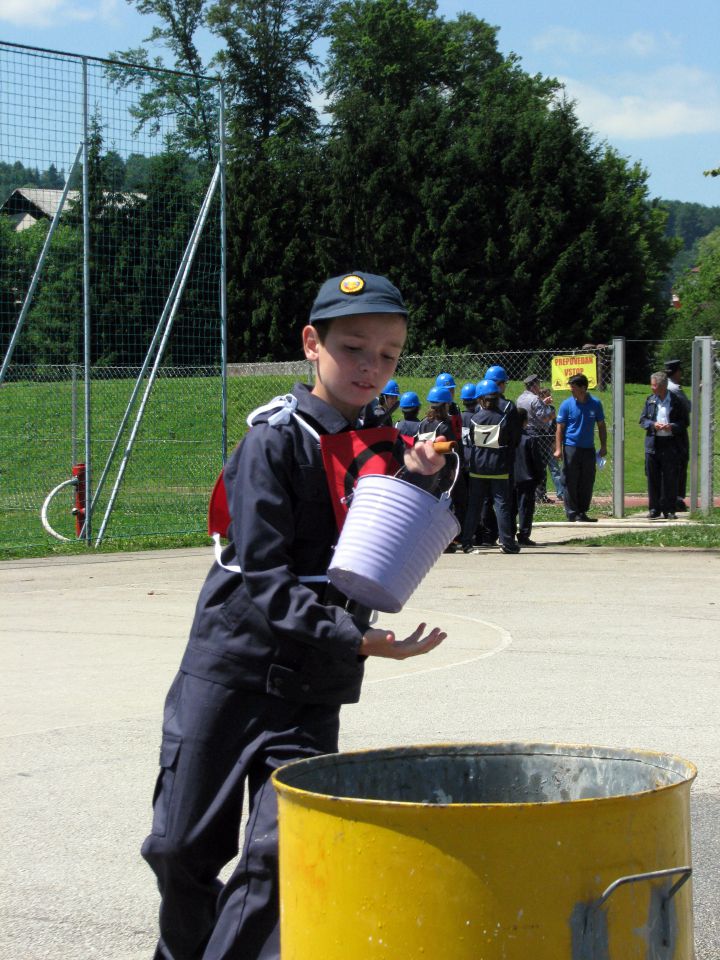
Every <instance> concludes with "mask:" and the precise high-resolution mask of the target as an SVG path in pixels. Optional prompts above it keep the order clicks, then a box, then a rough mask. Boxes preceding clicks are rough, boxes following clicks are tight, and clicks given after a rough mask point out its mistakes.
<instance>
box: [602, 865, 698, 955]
mask: <svg viewBox="0 0 720 960" xmlns="http://www.w3.org/2000/svg"><path fill="white" fill-rule="evenodd" d="M676 874H680V878H679V880H676V881H675V883H674V884H673V885H672V887H670V889H669V890H668V892H667V894H666V895H665V896H664V897H663V898H662V903H661V907H660V912H661V923H662V928H661V932H662V944H663V946H664V947H667V946H668V945H669V943H670V917H669V915H668V905H669V903H670V901H671V900H672V898H673V897H674V896H675V894H676V893H677V892H678V890H679V889H680V887H682V885H683V884H684V883H685V882H686V881H687V880H689V879H690V877H691V876H692V867H670V868H669V869H667V870H650V871H648V872H647V873H631V874H628V875H627V876H625V877H618V879H617V880H613V882H612V883H611V884H610V886H609V887H608V888H607V889H606V890H605V891H604V892H603V893H602V894H601V895H600V896H599V897H598V899H597V900H595V901H594V902H593V903H592V904H590V908H589V910H588V919H590V917H591V915H592V914H593V913H595V912H596V911H598V910H599V909H600V907H602V905H603V904H604V903H607V901H608V900H609V899H610V897H611V896H612V895H613V893H615V891H616V890H617V889H618V887H622V886H624V885H625V884H626V883H638V882H640V881H642V880H657V879H659V878H660V877H672V876H675V875H676Z"/></svg>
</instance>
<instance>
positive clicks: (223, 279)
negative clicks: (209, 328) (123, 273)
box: [219, 81, 228, 463]
mask: <svg viewBox="0 0 720 960" xmlns="http://www.w3.org/2000/svg"><path fill="white" fill-rule="evenodd" d="M219 126H220V130H219V134H220V156H219V160H220V377H221V386H220V395H221V419H222V424H221V437H222V439H221V446H222V451H221V452H222V462H223V463H225V462H226V460H227V427H228V424H227V209H226V181H225V88H224V86H223V84H222V81H221V82H220V116H219Z"/></svg>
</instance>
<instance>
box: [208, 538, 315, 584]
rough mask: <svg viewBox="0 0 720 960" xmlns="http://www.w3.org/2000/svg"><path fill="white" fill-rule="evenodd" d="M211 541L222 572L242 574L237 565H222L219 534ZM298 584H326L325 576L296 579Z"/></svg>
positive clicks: (240, 568)
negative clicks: (213, 543)
mask: <svg viewBox="0 0 720 960" xmlns="http://www.w3.org/2000/svg"><path fill="white" fill-rule="evenodd" d="M212 538H213V540H214V541H215V560H216V562H217V564H218V566H219V567H222V568H223V570H227V571H228V572H229V573H242V567H241V566H240V565H239V564H237V563H223V561H222V550H223V548H222V544H221V543H220V534H219V533H214V534H213V535H212ZM298 580H299V581H300V583H327V576H326V575H325V574H323V573H320V574H316V575H315V576H311V577H298Z"/></svg>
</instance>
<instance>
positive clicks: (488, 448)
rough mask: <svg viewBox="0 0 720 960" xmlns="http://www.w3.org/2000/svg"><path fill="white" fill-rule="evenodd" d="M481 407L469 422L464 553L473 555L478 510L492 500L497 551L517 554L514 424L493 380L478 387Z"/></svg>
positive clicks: (463, 531) (482, 381) (463, 536)
mask: <svg viewBox="0 0 720 960" xmlns="http://www.w3.org/2000/svg"><path fill="white" fill-rule="evenodd" d="M477 397H478V400H479V401H480V407H479V409H478V410H477V412H476V413H474V414H473V417H472V419H471V421H470V442H471V444H472V451H471V454H470V489H469V493H468V507H467V513H466V514H465V523H464V526H463V530H462V542H463V552H464V553H472V552H473V543H474V539H475V532H476V528H477V521H478V516H479V513H480V508H481V505H482V503H483V501H484V500H486V499H487V498H492V501H493V504H494V506H495V514H496V516H497V523H498V532H499V536H500V549H501V550H502V552H503V553H519V552H520V547H519V546H518V545H517V543H516V541H515V534H514V531H513V520H512V491H511V480H510V478H511V470H512V465H513V461H514V457H515V447H516V446H517V442H516V439H515V432H514V425H510V424H509V423H508V419H509V418H508V408H507V407H506V408H505V410H504V411H503V412H501V411H500V409H499V403H500V390H499V388H498V385H497V383H496V382H495V381H494V380H488V379H485V380H481V381H480V383H479V384H478V385H477Z"/></svg>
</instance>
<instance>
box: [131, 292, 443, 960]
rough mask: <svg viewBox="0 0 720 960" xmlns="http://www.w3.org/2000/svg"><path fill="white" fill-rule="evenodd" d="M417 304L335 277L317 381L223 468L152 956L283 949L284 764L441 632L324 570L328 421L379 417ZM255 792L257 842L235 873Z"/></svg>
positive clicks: (252, 434) (317, 340)
mask: <svg viewBox="0 0 720 960" xmlns="http://www.w3.org/2000/svg"><path fill="white" fill-rule="evenodd" d="M406 317H407V313H406V309H405V305H404V303H403V300H402V297H401V295H400V292H399V291H398V290H397V289H396V288H395V287H394V286H393V285H392V284H391V283H390V282H389V281H388V280H386V279H385V278H384V277H378V276H374V275H372V274H366V273H358V274H353V275H350V276H345V277H336V278H334V279H331V280H328V281H327V282H326V283H325V284H323V286H322V287H321V289H320V292H319V294H318V296H317V299H316V300H315V303H314V304H313V307H312V311H311V314H310V324H309V325H308V326H306V327H305V328H304V330H303V335H302V336H303V347H304V351H305V356H306V357H307V358H308V360H310V361H312V362H313V363H314V364H315V370H316V382H315V385H314V387H313V388H312V390H310V389H309V388H307V387H305V386H303V385H302V384H296V385H295V387H294V388H293V390H292V393H291V394H289V395H288V396H287V397H285V398H279V400H280V402H279V404H278V408H277V409H274V408H273V405H272V404H269V405H268V408H261V411H257V412H256V413H258V414H259V415H258V416H257V417H255V418H254V425H253V426H252V429H251V430H250V431H249V432H248V433H247V435H246V436H245V438H244V439H243V441H242V443H241V444H240V445H239V447H238V448H237V449H236V450H235V451H234V453H233V454H232V456H231V458H230V459H229V461H228V463H227V466H226V468H225V471H224V478H225V486H226V490H227V498H228V504H229V508H230V515H231V517H232V522H231V526H230V530H229V543H228V545H227V547H226V548H225V550H224V551H223V554H222V558H221V563H215V564H213V566H212V568H211V570H210V572H209V574H208V576H207V579H206V581H205V584H204V586H203V587H202V590H201V592H200V597H199V600H198V604H197V608H196V612H195V620H194V623H193V626H192V629H191V632H190V639H189V642H188V645H187V648H186V650H185V654H184V656H183V659H182V663H181V665H180V672H179V673H178V674H177V676H176V677H175V680H174V681H173V683H172V686H171V688H170V691H169V693H168V696H167V699H166V702H165V715H164V721H163V737H162V744H161V750H160V774H159V777H158V780H157V785H156V789H155V796H154V800H153V825H152V832H151V833H150V835H149V836H148V837H147V839H146V840H145V843H144V844H143V849H142V853H143V856H144V857H145V859H146V860H147V862H148V863H149V864H150V866H151V867H152V869H153V870H154V871H155V873H156V875H157V879H158V885H159V888H160V894H161V905H160V940H159V942H158V946H157V950H156V953H155V958H156V960H201V958H202V960H230V958H238V957H242V958H243V960H278V958H279V956H280V945H279V930H278V908H279V904H278V878H277V803H276V798H275V791H274V789H273V787H272V784H271V782H270V776H271V774H272V773H273V771H274V770H276V769H277V768H278V767H279V766H281V765H282V764H284V763H286V762H288V761H290V760H296V759H299V758H302V757H309V756H313V755H316V754H320V753H327V752H334V751H336V750H337V747H338V722H339V712H340V705H341V704H343V703H352V702H355V701H357V700H358V698H359V695H360V686H361V682H362V675H363V661H364V659H365V657H366V656H382V657H391V658H393V659H398V660H402V659H405V658H406V657H410V656H416V655H418V654H424V653H427V652H428V651H430V650H432V649H433V648H434V647H436V646H437V645H438V644H439V643H440V642H441V641H442V640H443V639H444V636H445V634H444V633H442V632H441V631H440V630H439V629H438V628H435V629H433V630H431V631H430V632H429V633H427V634H425V624H421V625H419V626H418V628H417V630H415V631H414V632H413V633H412V634H411V635H410V636H409V637H407V638H406V639H404V640H398V639H396V638H395V635H394V634H393V633H392V632H391V631H388V630H382V629H372V628H371V627H370V626H369V618H370V611H368V610H365V609H363V608H357V607H354V606H353V605H352V604H348V603H347V599H346V598H345V597H343V596H342V595H341V594H340V593H339V592H337V591H335V590H334V589H333V588H332V587H331V586H330V585H329V584H327V582H323V581H324V579H325V578H324V577H323V576H322V575H323V574H324V573H325V571H326V570H327V567H328V564H329V561H330V557H331V554H332V549H333V546H334V544H335V542H336V540H337V536H338V534H337V528H336V523H335V518H334V513H333V504H332V501H331V495H330V491H329V489H328V485H327V477H326V474H325V471H324V468H323V460H322V456H321V451H320V446H319V443H318V435H320V436H322V435H324V434H325V435H333V434H337V433H341V432H345V431H351V430H354V429H359V424H360V420H361V418H363V420H362V422H363V426H364V427H367V426H372V425H374V424H373V423H372V418H371V417H369V416H367V410H366V407H367V405H368V404H369V403H370V401H371V400H372V399H373V397H375V396H377V394H378V391H379V389H380V387H381V386H382V385H383V384H384V383H385V381H386V380H387V379H388V377H389V376H390V375H391V374H392V373H393V372H394V370H395V366H396V364H397V360H398V357H399V356H400V352H401V350H402V347H403V344H404V342H405V336H406ZM273 409H274V412H273ZM398 447H399V450H400V453H399V456H400V457H401V458H403V459H404V463H405V468H406V471H407V472H406V474H405V479H407V480H410V481H411V482H420V483H422V482H423V477H422V475H425V481H426V483H427V482H430V481H431V480H432V481H434V477H431V475H433V474H436V473H437V472H438V471H439V470H440V468H441V467H442V466H443V465H444V462H445V461H444V457H443V456H442V455H440V454H437V453H435V451H434V450H433V449H432V445H431V444H422V443H420V444H417V445H416V446H415V447H414V448H413V449H412V450H409V449H406V448H405V446H404V444H403V442H402V441H401V440H400V439H399V438H398ZM401 462H402V460H401ZM239 571H241V572H239ZM424 634H425V635H424ZM245 790H247V792H248V799H249V818H248V823H247V827H246V830H245V843H244V850H243V854H242V856H241V858H240V861H239V863H238V866H237V867H236V869H235V870H234V871H233V873H232V874H231V876H230V877H229V878H228V879H227V881H226V882H225V883H222V882H221V881H220V880H219V879H218V874H219V873H220V871H221V870H222V868H223V867H224V866H225V865H226V864H227V863H228V862H229V861H230V860H232V859H233V857H234V856H235V855H236V853H237V844H238V837H239V832H240V818H241V811H242V806H243V794H244V792H245Z"/></svg>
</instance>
